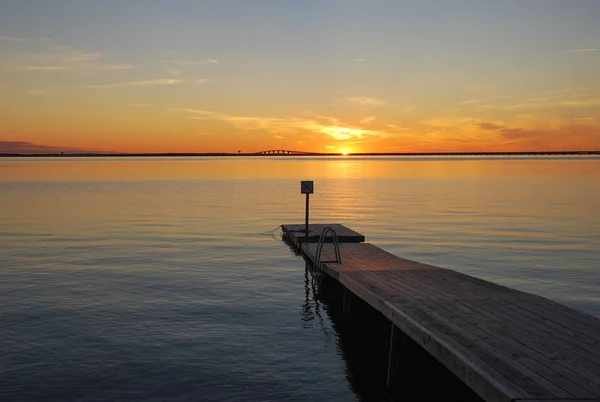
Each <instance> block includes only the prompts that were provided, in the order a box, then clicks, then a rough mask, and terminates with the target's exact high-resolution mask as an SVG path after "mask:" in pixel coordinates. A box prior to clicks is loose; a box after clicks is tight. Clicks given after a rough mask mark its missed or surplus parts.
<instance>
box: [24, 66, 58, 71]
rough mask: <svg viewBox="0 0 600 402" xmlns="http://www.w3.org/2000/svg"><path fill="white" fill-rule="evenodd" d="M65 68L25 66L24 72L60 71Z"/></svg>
mask: <svg viewBox="0 0 600 402" xmlns="http://www.w3.org/2000/svg"><path fill="white" fill-rule="evenodd" d="M65 68H66V67H65V66H23V70H24V71H58V70H64V69H65Z"/></svg>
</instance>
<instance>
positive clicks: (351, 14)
mask: <svg viewBox="0 0 600 402" xmlns="http://www.w3.org/2000/svg"><path fill="white" fill-rule="evenodd" d="M598 21H600V1H598V0H560V1H559V0H520V1H517V0H495V1H494V0H487V1H486V0H437V1H436V0H370V1H355V0H321V1H317V0H303V1H298V0H291V1H287V0H278V1H275V0H254V1H247V0H238V1H233V0H219V1H216V0H215V1H199V0H196V1H193V0H170V1H158V0H128V1H123V0H103V1H96V0H53V1H47V0H2V1H1V2H0V152H63V151H64V152H73V151H88V152H124V153H126V152H238V151H241V152H258V151H263V150H270V149H285V150H297V151H308V152H454V151H472V152H477V151H559V150H600V23H598Z"/></svg>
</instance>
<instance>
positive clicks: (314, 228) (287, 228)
mask: <svg viewBox="0 0 600 402" xmlns="http://www.w3.org/2000/svg"><path fill="white" fill-rule="evenodd" d="M326 227H330V228H332V229H333V230H335V233H336V235H337V238H338V242H340V243H361V242H364V241H365V236H363V235H361V234H360V233H358V232H355V231H354V230H352V229H349V228H347V227H345V226H342V225H340V224H339V223H331V224H320V223H319V224H309V225H308V243H317V242H318V241H319V237H321V233H323V229H325V228H326ZM281 229H282V231H283V238H284V239H285V240H289V241H290V242H291V243H292V244H294V245H295V246H296V247H298V246H299V245H300V243H304V236H305V231H304V225H281ZM331 237H332V236H331V234H329V235H327V236H326V240H325V241H326V242H327V243H329V242H331Z"/></svg>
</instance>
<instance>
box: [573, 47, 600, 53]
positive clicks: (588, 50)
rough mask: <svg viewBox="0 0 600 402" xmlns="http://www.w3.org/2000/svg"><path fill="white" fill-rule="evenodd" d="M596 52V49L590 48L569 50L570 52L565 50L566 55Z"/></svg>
mask: <svg viewBox="0 0 600 402" xmlns="http://www.w3.org/2000/svg"><path fill="white" fill-rule="evenodd" d="M596 51H598V49H592V48H589V49H570V50H567V53H577V52H596Z"/></svg>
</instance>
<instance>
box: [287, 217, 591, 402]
mask: <svg viewBox="0 0 600 402" xmlns="http://www.w3.org/2000/svg"><path fill="white" fill-rule="evenodd" d="M326 226H330V227H333V228H334V230H336V232H337V231H338V229H339V231H340V232H339V233H338V241H339V243H340V244H339V248H340V252H341V257H342V263H325V264H323V269H324V272H325V273H326V274H327V275H328V276H330V277H331V278H332V279H334V280H336V281H337V282H339V283H340V284H341V285H343V286H344V287H345V288H346V289H348V290H349V291H351V292H352V293H353V294H354V295H355V296H356V297H358V298H359V299H362V300H363V301H364V302H366V303H368V304H369V305H371V306H372V307H373V308H375V309H376V310H377V311H379V312H381V313H382V314H383V315H384V316H385V317H387V318H388V319H389V320H390V321H391V323H392V324H393V325H392V327H391V328H392V330H391V337H392V340H393V338H394V337H395V336H399V335H400V334H401V333H404V334H406V335H408V336H409V337H410V338H411V339H412V340H414V341H415V342H416V343H417V344H419V345H420V346H421V347H422V348H423V349H425V350H426V351H427V352H429V353H430V354H431V355H432V356H433V357H435V358H436V359H437V360H438V361H439V362H440V363H442V364H443V365H444V366H445V367H446V368H447V369H448V370H450V371H451V372H452V373H453V374H454V375H456V376H457V377H458V378H459V379H460V380H461V381H462V382H463V383H465V384H466V385H467V386H468V387H469V388H470V389H472V390H473V391H474V392H475V393H477V394H478V395H479V396H480V397H481V398H482V399H483V400H485V401H529V402H534V401H535V402H540V401H555V402H558V401H560V402H564V401H586V402H589V401H600V319H597V318H595V317H592V316H590V315H587V314H584V313H581V312H578V311H576V310H573V309H571V308H568V307H566V306H563V305H561V304H558V303H555V302H553V301H551V300H548V299H546V298H543V297H540V296H536V295H533V294H529V293H525V292H521V291H517V290H514V289H510V288H507V287H504V286H500V285H497V284H494V283H491V282H487V281H484V280H481V279H477V278H474V277H471V276H468V275H464V274H461V273H459V272H456V271H452V270H449V269H443V268H438V267H434V266H431V265H427V264H421V263H418V262H414V261H410V260H406V259H403V258H400V257H397V256H395V255H392V254H390V253H388V252H386V251H384V250H382V249H380V248H378V247H376V246H374V245H372V244H368V243H363V241H364V236H362V235H360V234H358V233H357V232H354V231H351V230H350V229H348V228H346V227H344V226H341V225H310V226H309V228H312V229H313V230H311V231H310V232H309V239H308V242H306V243H305V242H304V241H303V240H304V232H303V231H304V225H283V226H282V228H283V238H284V239H285V240H287V241H288V242H289V243H290V244H292V245H293V246H294V247H296V248H298V249H299V250H300V251H301V252H302V253H303V254H304V256H305V257H306V258H307V259H308V260H309V262H310V263H312V264H314V259H315V255H316V250H317V244H316V243H315V242H316V241H318V240H316V238H317V237H318V236H317V235H316V234H315V235H311V234H312V233H313V231H314V232H320V231H321V230H322V229H323V228H324V227H326ZM344 235H348V237H345V236H344ZM346 239H348V240H346ZM333 256H334V253H333V246H332V245H325V246H324V247H323V250H322V257H321V260H323V261H328V260H332V259H333ZM400 331H401V332H400ZM392 344H393V342H390V345H392ZM390 356H392V351H391V350H390ZM400 358H401V357H400ZM390 360H391V358H390Z"/></svg>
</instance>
